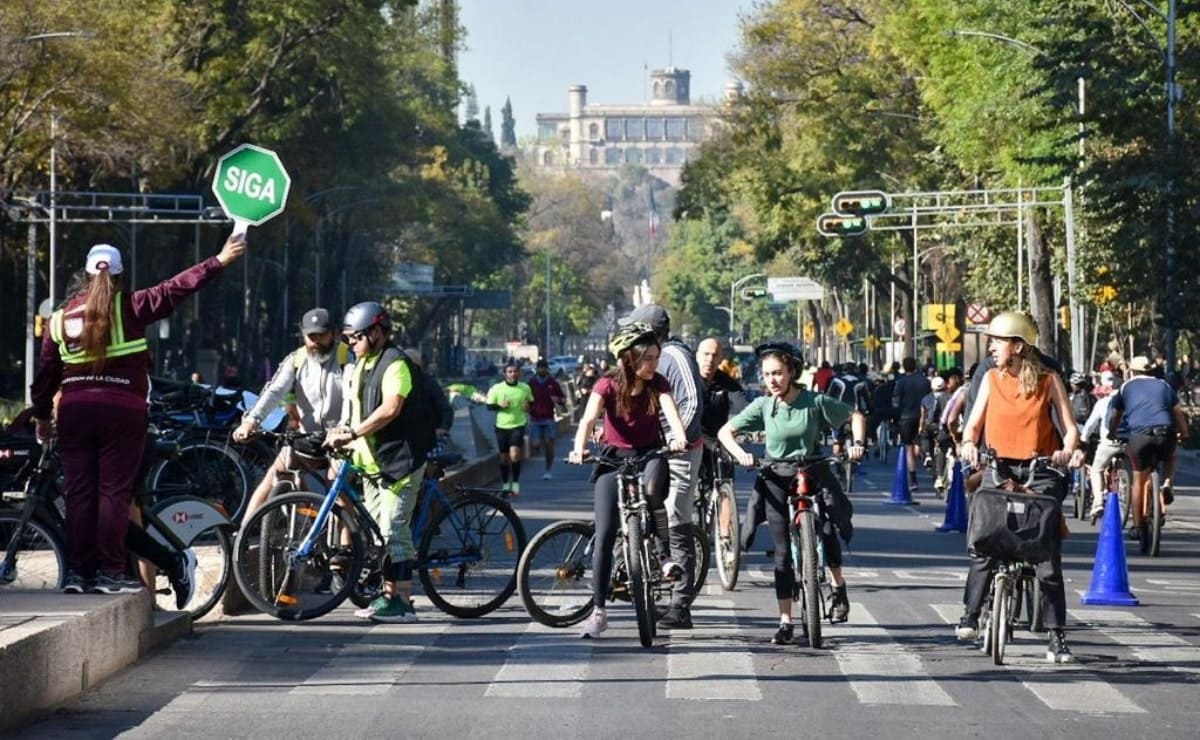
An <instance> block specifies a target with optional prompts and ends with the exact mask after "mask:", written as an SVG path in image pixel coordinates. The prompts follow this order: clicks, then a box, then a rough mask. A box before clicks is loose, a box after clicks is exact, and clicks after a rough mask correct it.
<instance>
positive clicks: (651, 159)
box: [646, 146, 662, 164]
mask: <svg viewBox="0 0 1200 740" xmlns="http://www.w3.org/2000/svg"><path fill="white" fill-rule="evenodd" d="M661 163H662V149H659V148H658V147H656V146H652V147H650V148H649V149H647V150H646V164H661Z"/></svg>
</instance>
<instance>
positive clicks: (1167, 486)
mask: <svg viewBox="0 0 1200 740" xmlns="http://www.w3.org/2000/svg"><path fill="white" fill-rule="evenodd" d="M1173 488H1174V486H1173V485H1172V484H1171V479H1170V478H1167V479H1166V480H1164V481H1163V482H1162V486H1161V487H1160V488H1159V491H1161V492H1162V500H1163V504H1164V505H1165V506H1170V505H1171V504H1173V503H1175V491H1173V490H1172V489H1173Z"/></svg>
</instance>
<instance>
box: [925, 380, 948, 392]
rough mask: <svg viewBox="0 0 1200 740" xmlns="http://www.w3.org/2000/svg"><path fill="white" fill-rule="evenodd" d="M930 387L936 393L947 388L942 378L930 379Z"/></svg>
mask: <svg viewBox="0 0 1200 740" xmlns="http://www.w3.org/2000/svg"><path fill="white" fill-rule="evenodd" d="M929 387H930V388H932V389H933V390H935V391H940V390H942V389H943V388H945V387H946V381H945V380H944V379H942V378H940V377H934V378H930V380H929Z"/></svg>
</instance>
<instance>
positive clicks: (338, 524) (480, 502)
mask: <svg viewBox="0 0 1200 740" xmlns="http://www.w3.org/2000/svg"><path fill="white" fill-rule="evenodd" d="M330 456H331V457H335V458H338V459H341V461H342V462H341V464H340V467H339V469H338V472H337V475H336V477H335V478H334V480H333V483H332V484H331V485H330V486H329V489H328V490H327V491H326V492H325V493H314V492H311V491H296V492H292V493H283V494H282V495H278V496H276V497H275V498H274V499H271V500H268V502H267V503H266V504H265V505H264V506H263V507H262V508H261V509H259V510H258V511H256V512H255V513H254V515H253V516H251V517H250V518H249V519H248V520H247V521H246V522H244V523H243V525H242V528H241V530H240V531H239V532H238V537H237V541H236V543H235V546H234V565H235V568H234V575H235V577H236V578H237V582H238V585H239V586H240V587H241V589H242V591H243V593H245V595H246V597H247V599H249V601H250V602H251V603H252V604H253V605H254V606H255V607H256V608H257V609H259V610H260V611H262V612H264V613H266V614H269V615H271V616H273V617H275V618H277V619H281V620H286V621H299V620H307V619H314V618H316V617H319V616H322V615H324V614H326V613H328V612H330V611H332V610H333V609H335V608H337V606H339V605H340V604H341V603H342V602H343V601H345V600H346V599H347V598H350V599H352V600H353V603H355V604H357V605H360V606H366V605H367V604H368V603H370V600H371V599H373V598H374V597H375V596H376V595H378V593H379V589H381V588H382V585H383V574H384V573H385V572H386V571H385V569H386V566H387V558H388V549H387V543H386V542H385V540H384V538H383V535H382V533H381V532H380V530H379V525H378V524H377V523H376V522H375V520H374V519H373V518H372V517H371V515H370V513H369V512H368V511H367V509H366V505H365V504H364V502H363V499H362V495H361V493H360V492H359V490H358V488H357V486H356V485H355V484H354V482H353V481H352V480H351V476H353V475H363V472H362V471H361V470H360V469H358V468H356V467H355V466H353V465H352V464H350V462H349V460H347V459H346V458H347V457H348V453H347V452H345V451H333V452H331V453H330ZM418 495H419V496H420V497H419V499H418V502H417V505H416V508H415V509H414V515H413V519H412V522H411V523H410V526H411V528H412V532H413V540H414V542H416V543H418V544H417V558H416V561H417V562H416V571H417V575H418V577H419V579H420V582H421V586H422V589H423V591H424V594H425V596H426V597H427V598H428V599H429V600H430V601H431V602H432V603H433V604H434V606H436V607H437V608H439V609H440V610H442V611H443V612H445V613H447V614H450V615H452V616H455V617H460V618H474V617H480V616H483V615H485V614H487V613H489V612H491V611H493V610H495V609H496V608H498V607H499V606H500V605H501V604H503V603H504V602H505V601H506V600H507V599H508V597H509V596H511V595H512V593H513V591H514V590H515V589H516V570H517V567H516V566H517V563H516V559H517V558H518V557H519V555H520V553H521V551H522V550H523V549H524V547H525V530H524V527H523V526H522V525H521V520H520V518H519V517H518V516H517V514H516V513H515V512H514V511H513V509H512V506H511V505H510V504H509V503H508V501H506V500H505V499H504V498H502V497H500V496H497V495H494V494H491V493H484V492H481V491H478V490H465V491H463V492H461V493H460V494H459V495H457V496H455V497H453V498H450V497H447V496H446V494H444V493H443V492H442V491H441V489H440V488H439V487H438V486H437V485H436V480H431V482H430V484H427V485H423V486H422V489H421V491H420V492H419V494H418ZM509 556H511V558H512V564H511V565H508V564H507V562H506V560H505V558H506V557H509ZM447 574H449V575H450V578H449V579H446V580H443V579H444V576H445V575H447Z"/></svg>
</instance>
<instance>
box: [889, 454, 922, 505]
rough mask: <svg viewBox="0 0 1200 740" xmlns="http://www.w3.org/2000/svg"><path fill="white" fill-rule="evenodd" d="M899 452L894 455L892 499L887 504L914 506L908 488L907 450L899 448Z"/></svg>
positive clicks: (914, 503)
mask: <svg viewBox="0 0 1200 740" xmlns="http://www.w3.org/2000/svg"><path fill="white" fill-rule="evenodd" d="M899 451H900V454H899V455H896V479H895V480H893V481H892V497H891V499H889V500H888V502H887V503H889V504H896V505H899V506H916V505H917V502H916V501H913V497H912V491H910V490H909V488H908V450H906V449H904V448H903V447H901V448H900V450H899Z"/></svg>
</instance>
